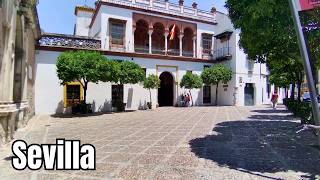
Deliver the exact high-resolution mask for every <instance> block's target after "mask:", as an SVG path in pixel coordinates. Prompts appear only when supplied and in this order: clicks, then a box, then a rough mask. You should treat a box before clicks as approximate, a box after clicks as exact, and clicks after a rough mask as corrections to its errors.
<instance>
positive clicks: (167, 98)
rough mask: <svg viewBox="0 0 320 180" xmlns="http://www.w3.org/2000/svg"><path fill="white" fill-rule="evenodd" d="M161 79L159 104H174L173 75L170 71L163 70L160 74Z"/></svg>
mask: <svg viewBox="0 0 320 180" xmlns="http://www.w3.org/2000/svg"><path fill="white" fill-rule="evenodd" d="M160 81H161V83H160V88H159V89H158V103H159V106H160V107H163V106H173V91H174V90H173V84H174V79H173V76H172V75H171V73H169V72H163V73H162V74H161V75H160Z"/></svg>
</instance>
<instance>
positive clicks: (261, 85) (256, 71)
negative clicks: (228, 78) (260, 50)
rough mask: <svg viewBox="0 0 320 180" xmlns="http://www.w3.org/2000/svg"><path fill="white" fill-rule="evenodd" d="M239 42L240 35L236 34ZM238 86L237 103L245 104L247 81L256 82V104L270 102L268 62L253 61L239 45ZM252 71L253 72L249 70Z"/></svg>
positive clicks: (237, 52)
mask: <svg viewBox="0 0 320 180" xmlns="http://www.w3.org/2000/svg"><path fill="white" fill-rule="evenodd" d="M236 39H237V42H239V40H240V37H239V35H238V34H237V35H236ZM235 63H236V70H235V73H236V88H237V95H238V98H237V105H239V106H244V105H245V86H246V83H252V84H254V102H255V105H261V104H265V103H269V101H270V98H269V97H268V92H267V75H268V71H267V67H266V64H260V63H255V62H251V61H250V60H249V59H248V58H247V55H246V54H245V53H244V51H243V50H242V49H241V48H240V47H239V45H237V47H236V61H235ZM249 71H251V73H250V72H249Z"/></svg>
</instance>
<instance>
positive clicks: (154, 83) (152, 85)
mask: <svg viewBox="0 0 320 180" xmlns="http://www.w3.org/2000/svg"><path fill="white" fill-rule="evenodd" d="M143 87H144V88H145V89H148V90H149V95H150V107H149V108H150V109H152V98H151V89H158V88H159V87H160V79H159V78H158V76H156V75H153V74H152V75H150V76H149V77H148V78H146V79H145V80H144V83H143Z"/></svg>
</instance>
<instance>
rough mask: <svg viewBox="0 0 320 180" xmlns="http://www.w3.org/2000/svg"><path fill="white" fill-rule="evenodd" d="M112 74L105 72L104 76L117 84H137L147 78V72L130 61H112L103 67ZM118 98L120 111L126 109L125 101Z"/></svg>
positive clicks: (118, 93) (105, 79) (118, 95)
mask: <svg viewBox="0 0 320 180" xmlns="http://www.w3.org/2000/svg"><path fill="white" fill-rule="evenodd" d="M102 69H104V70H106V72H109V73H110V74H109V75H108V74H105V76H104V77H103V78H102V79H103V80H104V81H111V82H113V83H115V84H117V85H119V86H120V85H121V86H122V85H124V84H137V83H139V82H142V81H143V80H144V79H145V72H144V71H143V69H142V68H141V67H140V66H139V65H138V64H136V63H134V62H130V61H111V62H109V63H108V64H105V66H104V67H103V68H102ZM108 70H109V71H108ZM119 90H120V89H119V88H118V91H117V97H120V91H119ZM119 100H120V98H118V99H117V102H116V104H117V108H118V111H123V110H124V108H125V107H124V104H123V102H120V101H119Z"/></svg>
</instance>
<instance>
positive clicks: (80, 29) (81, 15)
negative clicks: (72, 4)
mask: <svg viewBox="0 0 320 180" xmlns="http://www.w3.org/2000/svg"><path fill="white" fill-rule="evenodd" d="M92 16H93V14H92V13H91V12H86V11H78V14H77V18H76V27H75V35H77V36H89V30H90V23H91V19H92Z"/></svg>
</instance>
